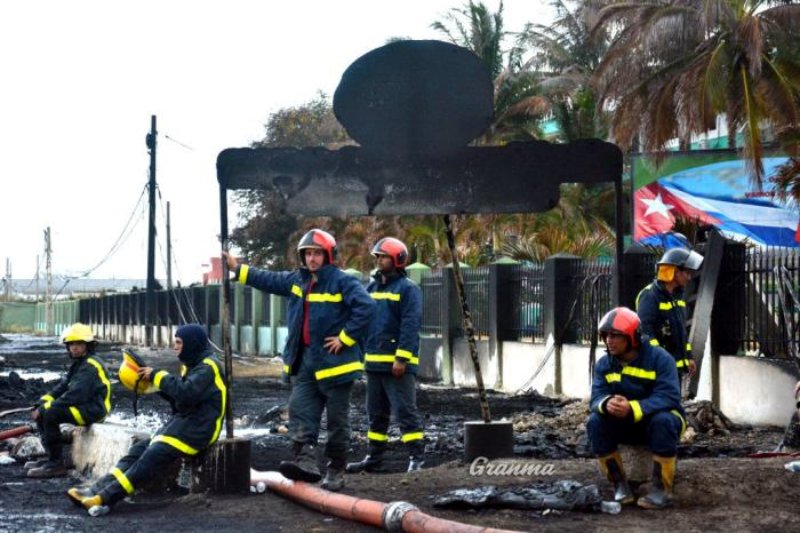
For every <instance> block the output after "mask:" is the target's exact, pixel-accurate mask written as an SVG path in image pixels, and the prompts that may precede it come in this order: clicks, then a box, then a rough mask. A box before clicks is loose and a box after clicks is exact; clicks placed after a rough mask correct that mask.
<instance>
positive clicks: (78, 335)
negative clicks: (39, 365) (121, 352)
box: [25, 322, 111, 478]
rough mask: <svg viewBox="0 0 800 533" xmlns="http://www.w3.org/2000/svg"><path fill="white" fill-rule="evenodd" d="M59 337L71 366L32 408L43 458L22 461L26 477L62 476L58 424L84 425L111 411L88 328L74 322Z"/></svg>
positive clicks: (106, 383) (105, 381)
mask: <svg viewBox="0 0 800 533" xmlns="http://www.w3.org/2000/svg"><path fill="white" fill-rule="evenodd" d="M61 340H62V341H63V342H64V344H65V345H66V347H67V353H68V354H69V357H70V359H71V360H72V365H71V366H70V368H69V370H68V371H67V375H66V376H64V378H62V380H61V382H60V383H59V384H58V385H57V386H56V388H55V389H53V390H52V391H50V392H48V393H47V394H45V395H44V396H42V397H41V399H40V403H39V404H38V405H37V407H36V408H35V409H34V411H33V414H32V416H33V419H34V420H35V421H36V424H37V425H38V426H39V431H40V432H41V435H42V443H43V444H44V447H45V449H46V450H47V459H44V460H38V461H28V462H27V463H25V468H26V469H27V470H28V477H34V478H47V477H61V476H65V475H66V474H67V470H66V467H65V466H64V457H63V444H62V442H61V431H60V429H59V425H60V424H62V423H70V424H75V425H78V426H88V425H91V424H93V423H94V422H100V421H101V420H103V419H104V418H105V417H106V416H107V415H108V413H109V412H110V411H111V383H110V382H109V381H108V376H107V374H106V370H105V368H104V367H103V364H102V363H101V362H100V360H98V359H97V358H96V357H94V353H95V349H96V348H97V341H95V339H94V334H93V333H92V329H91V328H90V327H89V326H87V325H85V324H81V323H79V322H78V323H75V324H73V325H72V326H70V327H69V328H67V329H66V330H65V331H64V333H63V335H62V336H61Z"/></svg>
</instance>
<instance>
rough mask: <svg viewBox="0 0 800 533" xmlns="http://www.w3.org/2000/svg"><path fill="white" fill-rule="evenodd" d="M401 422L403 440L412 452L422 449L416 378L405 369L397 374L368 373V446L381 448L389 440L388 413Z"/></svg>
mask: <svg viewBox="0 0 800 533" xmlns="http://www.w3.org/2000/svg"><path fill="white" fill-rule="evenodd" d="M392 413H394V415H395V417H396V418H397V422H398V424H399V425H400V432H401V435H402V441H403V442H404V443H406V444H407V445H408V447H409V453H410V454H411V455H420V454H421V453H422V452H423V451H424V448H425V446H424V441H423V438H422V437H423V435H422V416H421V415H420V414H419V410H418V409H417V379H416V376H415V375H414V374H410V373H408V372H406V373H405V374H403V375H402V376H401V377H399V378H396V377H394V376H393V375H392V374H391V373H385V372H368V373H367V418H369V431H370V440H369V442H370V446H371V447H372V448H381V447H383V446H384V445H385V443H386V440H388V432H389V424H390V421H391V415H392ZM384 438H386V440H383V439H384Z"/></svg>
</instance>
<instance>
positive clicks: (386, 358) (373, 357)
mask: <svg viewBox="0 0 800 533" xmlns="http://www.w3.org/2000/svg"><path fill="white" fill-rule="evenodd" d="M364 357H365V359H366V361H367V363H394V362H395V360H397V358H398V357H402V356H400V355H391V354H372V353H368V354H367V355H365V356H364ZM403 359H406V361H408V362H409V363H411V364H412V365H418V364H419V357H411V358H410V359H408V358H405V357H403Z"/></svg>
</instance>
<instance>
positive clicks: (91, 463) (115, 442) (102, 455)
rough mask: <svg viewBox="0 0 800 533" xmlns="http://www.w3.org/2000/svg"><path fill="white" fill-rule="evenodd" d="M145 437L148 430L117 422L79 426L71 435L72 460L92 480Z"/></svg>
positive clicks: (103, 472) (82, 473) (147, 434)
mask: <svg viewBox="0 0 800 533" xmlns="http://www.w3.org/2000/svg"><path fill="white" fill-rule="evenodd" d="M147 438H150V434H149V433H147V432H143V431H137V430H135V429H132V428H129V427H125V426H119V425H116V424H108V423H105V424H92V425H91V426H89V427H88V428H87V427H78V428H76V429H75V432H74V433H73V437H72V461H73V463H74V464H75V469H76V470H78V472H80V473H81V475H82V476H84V477H86V478H88V479H90V480H92V481H94V480H96V479H98V478H100V477H102V476H103V475H105V474H107V473H108V472H110V471H111V469H112V468H113V467H114V465H116V464H117V461H119V460H120V459H121V458H122V457H123V456H124V455H125V454H126V453H127V451H128V448H130V447H131V445H132V444H133V443H134V442H136V441H138V440H141V439H147Z"/></svg>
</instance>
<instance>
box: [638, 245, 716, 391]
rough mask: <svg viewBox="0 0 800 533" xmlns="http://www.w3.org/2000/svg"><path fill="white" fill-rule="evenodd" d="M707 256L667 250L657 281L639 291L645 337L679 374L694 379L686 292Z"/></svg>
mask: <svg viewBox="0 0 800 533" xmlns="http://www.w3.org/2000/svg"><path fill="white" fill-rule="evenodd" d="M702 265H703V256H702V255H700V254H698V253H697V252H693V251H691V250H687V249H685V248H672V249H670V250H667V251H666V252H665V253H664V255H663V256H662V257H661V259H660V260H659V261H658V267H657V268H658V272H657V274H656V279H655V280H654V281H653V282H652V283H650V284H649V285H648V286H647V287H645V288H644V289H642V290H641V291H640V292H639V295H638V296H637V297H636V312H637V314H638V315H639V319H640V320H641V321H642V334H643V335H644V336H646V337H648V338H649V339H650V344H652V345H653V346H661V347H662V348H664V349H665V350H667V351H668V352H669V353H670V354H672V357H673V358H674V359H675V364H676V366H677V367H678V375H679V376H682V375H684V374H686V373H688V375H689V376H693V375H694V374H695V372H696V370H697V366H696V364H695V362H694V358H693V357H692V346H691V344H690V343H689V333H688V331H687V329H686V315H687V313H686V301H685V300H684V299H683V293H684V289H685V288H686V286H687V285H688V284H689V282H690V281H691V279H692V274H694V273H695V272H697V271H698V270H700V267H701V266H702Z"/></svg>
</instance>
